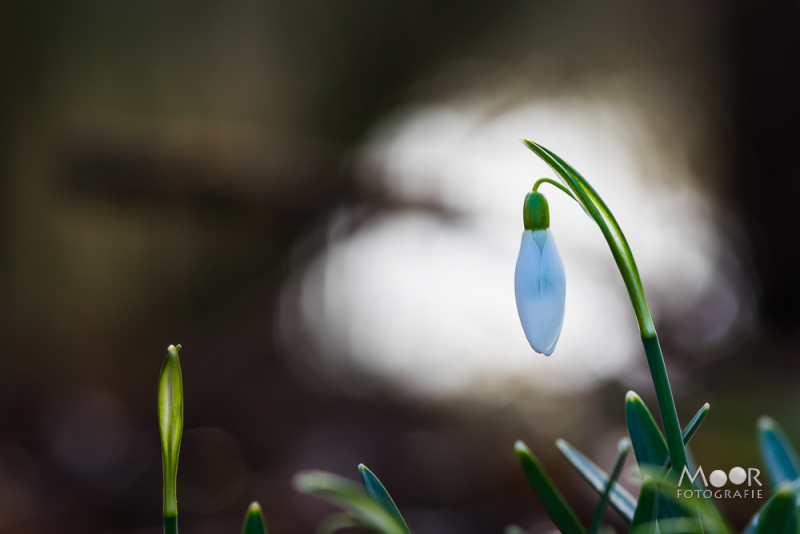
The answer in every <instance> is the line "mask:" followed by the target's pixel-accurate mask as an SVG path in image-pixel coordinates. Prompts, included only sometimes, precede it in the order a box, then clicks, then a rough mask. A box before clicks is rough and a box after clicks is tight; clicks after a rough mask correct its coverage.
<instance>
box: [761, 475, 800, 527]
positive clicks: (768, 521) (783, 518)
mask: <svg viewBox="0 0 800 534" xmlns="http://www.w3.org/2000/svg"><path fill="white" fill-rule="evenodd" d="M798 529H800V525H798V518H797V505H796V504H795V497H794V492H793V491H792V489H791V488H789V487H786V486H785V487H783V488H781V489H779V490H778V491H777V492H776V493H775V495H773V496H772V497H771V498H770V500H769V501H767V504H766V505H765V506H764V509H763V510H762V511H761V512H760V513H759V514H758V525H757V526H756V528H755V534H798Z"/></svg>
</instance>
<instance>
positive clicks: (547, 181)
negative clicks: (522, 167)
mask: <svg viewBox="0 0 800 534" xmlns="http://www.w3.org/2000/svg"><path fill="white" fill-rule="evenodd" d="M542 184H550V185H554V186H556V187H557V188H559V189H561V190H562V191H563V192H564V193H566V194H568V195H569V197H570V198H571V199H572V200H574V201H575V202H577V201H578V199H576V198H575V195H573V194H572V191H570V190H569V189H567V188H566V187H564V186H563V185H561V184H560V183H558V182H556V181H555V180H552V179H550V178H539V179H538V180H536V183H535V184H533V191H534V192H536V191H538V190H539V186H540V185H542Z"/></svg>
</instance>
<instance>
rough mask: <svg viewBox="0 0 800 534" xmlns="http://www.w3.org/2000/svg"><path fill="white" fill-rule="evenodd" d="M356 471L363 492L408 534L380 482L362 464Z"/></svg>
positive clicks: (398, 511)
mask: <svg viewBox="0 0 800 534" xmlns="http://www.w3.org/2000/svg"><path fill="white" fill-rule="evenodd" d="M358 471H359V473H360V474H361V482H363V483H364V490H365V491H366V492H367V495H369V496H370V497H371V498H372V500H373V501H375V502H376V503H378V504H379V505H381V506H382V507H383V509H384V510H386V511H387V512H389V513H390V514H392V515H393V516H394V518H395V519H396V520H397V522H398V523H400V525H402V526H403V528H404V529H405V531H406V532H407V533H409V534H410V530H409V529H408V525H407V524H406V520H405V519H403V516H402V515H401V514H400V510H398V509H397V505H396V504H395V503H394V501H393V500H392V498H391V496H390V495H389V492H388V491H386V488H385V487H384V486H383V484H381V481H380V480H378V477H376V476H375V474H374V473H373V472H372V471H370V470H369V468H367V466H366V465H364V464H360V465H359V466H358Z"/></svg>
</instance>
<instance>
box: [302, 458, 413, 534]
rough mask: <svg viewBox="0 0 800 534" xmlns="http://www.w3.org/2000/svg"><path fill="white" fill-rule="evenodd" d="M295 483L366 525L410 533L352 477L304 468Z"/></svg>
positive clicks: (397, 533) (395, 533)
mask: <svg viewBox="0 0 800 534" xmlns="http://www.w3.org/2000/svg"><path fill="white" fill-rule="evenodd" d="M292 483H293V485H294V487H295V488H296V489H297V490H298V491H300V492H302V493H306V494H308V495H314V496H315V497H319V498H321V499H325V500H326V501H328V502H330V503H332V504H335V505H336V506H339V507H340V508H344V509H345V510H349V511H351V512H353V513H354V514H355V515H356V518H357V519H358V521H360V522H361V523H362V524H363V526H364V527H365V528H370V529H372V530H376V531H378V532H381V533H383V534H406V530H405V529H404V528H403V526H402V525H401V524H400V523H398V522H397V519H395V517H394V516H393V515H392V514H390V513H389V512H387V511H386V510H385V509H384V508H383V507H382V506H381V505H379V504H378V503H376V502H375V501H373V500H372V498H371V497H369V496H368V495H367V494H366V493H365V492H364V490H363V489H362V488H361V487H360V486H359V485H358V484H356V483H355V482H353V481H351V480H347V479H346V478H342V477H340V476H337V475H333V474H331V473H325V472H322V471H301V472H300V473H297V474H296V475H295V476H294V478H293V479H292Z"/></svg>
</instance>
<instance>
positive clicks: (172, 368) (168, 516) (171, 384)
mask: <svg viewBox="0 0 800 534" xmlns="http://www.w3.org/2000/svg"><path fill="white" fill-rule="evenodd" d="M180 350H181V346H180V345H170V346H169V347H167V358H166V359H165V360H164V365H163V366H162V367H161V376H160V377H159V379H158V425H159V428H160V429H161V453H162V467H163V471H164V533H165V534H174V533H176V532H177V531H178V498H177V491H176V483H177V477H178V454H179V452H180V448H181V436H182V435H183V379H182V378H181V362H180V360H179V359H178V352H179V351H180Z"/></svg>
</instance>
